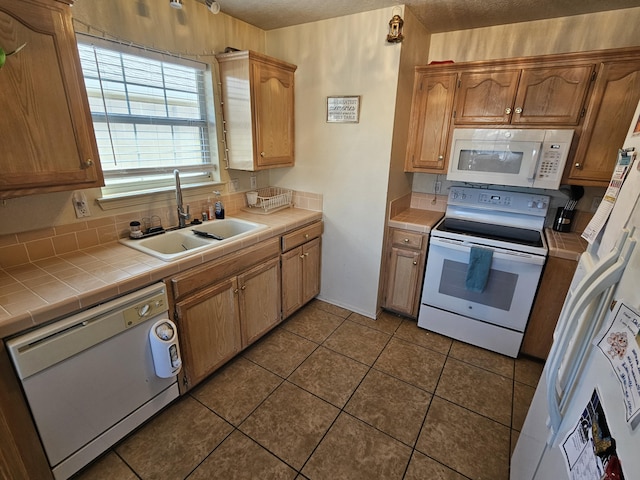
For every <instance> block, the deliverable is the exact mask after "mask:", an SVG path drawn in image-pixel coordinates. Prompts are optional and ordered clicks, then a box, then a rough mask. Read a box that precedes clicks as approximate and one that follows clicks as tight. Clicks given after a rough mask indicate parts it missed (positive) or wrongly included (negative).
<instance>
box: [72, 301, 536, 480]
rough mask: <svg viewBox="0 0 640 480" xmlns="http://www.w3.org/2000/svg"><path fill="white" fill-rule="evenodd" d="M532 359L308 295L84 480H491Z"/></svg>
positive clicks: (504, 465)
mask: <svg viewBox="0 0 640 480" xmlns="http://www.w3.org/2000/svg"><path fill="white" fill-rule="evenodd" d="M541 371H542V365H541V364H539V363H537V362H534V361H531V360H527V359H517V360H514V359H511V358H508V357H504V356H501V355H498V354H495V353H492V352H488V351H486V350H482V349H479V348H476V347H473V346H470V345H467V344H463V343H460V342H457V341H452V340H451V339H449V338H446V337H443V336H440V335H437V334H434V333H431V332H428V331H426V330H423V329H420V328H418V327H417V326H416V322H415V321H409V320H407V319H403V318H401V317H397V316H394V315H391V314H388V313H383V314H381V316H380V317H379V318H378V319H377V320H376V321H373V320H370V319H368V318H366V317H363V316H361V315H358V314H356V313H352V312H349V311H347V310H344V309H341V308H338V307H335V306H333V305H330V304H327V303H324V302H321V301H318V300H315V301H313V302H311V303H310V304H309V305H308V306H306V307H305V308H304V309H302V310H301V311H300V312H298V313H297V314H296V315H294V316H293V317H292V318H290V319H288V320H287V321H285V322H283V323H282V325H280V326H279V327H277V328H276V329H274V330H273V331H272V332H271V333H269V334H268V335H266V336H265V337H264V338H262V339H261V340H260V341H258V342H257V343H256V344H255V345H254V346H252V347H251V348H249V349H248V350H246V351H245V352H243V353H242V354H241V355H239V356H238V357H236V358H235V359H233V360H232V361H230V362H229V363H228V364H227V365H225V367H223V368H222V369H220V370H219V371H218V372H216V373H215V374H214V375H212V376H211V378H209V379H208V380H207V381H205V382H203V384H201V385H199V386H198V387H196V388H195V389H193V390H192V391H191V392H190V393H189V394H188V395H185V396H183V397H182V398H180V399H179V400H177V401H176V402H175V403H174V404H172V405H171V406H170V407H169V408H168V409H166V410H165V411H163V412H162V413H161V414H160V415H158V416H157V417H156V418H154V419H152V420H151V421H149V422H148V423H147V424H146V425H144V426H143V427H142V428H140V429H139V430H138V431H136V432H134V433H133V434H132V435H130V436H129V437H128V438H127V439H125V440H124V441H122V442H121V443H120V444H119V445H117V446H116V447H114V448H113V449H112V450H111V451H110V452H108V453H107V454H106V455H105V456H103V457H102V458H100V459H99V460H97V461H96V462H95V463H94V464H92V465H91V466H90V467H89V468H88V469H86V470H85V471H84V472H82V473H81V475H80V478H82V479H93V480H95V479H109V480H112V479H136V478H142V479H162V480H170V479H185V478H188V479H190V480H191V479H225V480H227V479H294V478H296V479H304V478H308V479H312V480H315V479H332V480H333V479H367V480H371V479H385V480H390V479H407V480H408V479H412V480H413V479H430V480H431V479H436V480H438V479H440V480H457V479H474V480H480V479H487V480H501V479H507V478H508V477H509V457H510V455H511V452H512V451H513V448H514V446H515V442H516V440H517V437H518V432H519V430H520V428H521V426H522V423H523V421H524V417H525V415H526V411H527V408H528V406H529V403H530V401H531V398H532V396H533V392H534V388H535V385H536V384H537V382H538V378H539V376H540V374H541Z"/></svg>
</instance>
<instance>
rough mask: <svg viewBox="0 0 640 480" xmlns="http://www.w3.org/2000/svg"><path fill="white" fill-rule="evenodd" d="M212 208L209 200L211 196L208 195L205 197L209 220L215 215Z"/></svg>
mask: <svg viewBox="0 0 640 480" xmlns="http://www.w3.org/2000/svg"><path fill="white" fill-rule="evenodd" d="M214 210H215V208H214V206H213V202H212V201H211V197H209V198H208V199H207V216H208V217H209V220H213V218H214V216H215V212H214Z"/></svg>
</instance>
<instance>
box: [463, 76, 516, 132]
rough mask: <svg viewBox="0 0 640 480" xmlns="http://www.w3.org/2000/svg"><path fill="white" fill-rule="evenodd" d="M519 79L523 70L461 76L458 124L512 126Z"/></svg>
mask: <svg viewBox="0 0 640 480" xmlns="http://www.w3.org/2000/svg"><path fill="white" fill-rule="evenodd" d="M519 76H520V69H511V70H500V71H491V72H481V73H479V72H463V73H461V74H460V82H459V84H458V97H457V100H456V114H455V119H454V123H455V124H456V125H465V124H485V123H491V124H508V123H509V122H510V121H511V113H512V110H513V101H514V97H515V94H516V89H517V87H518V77H519Z"/></svg>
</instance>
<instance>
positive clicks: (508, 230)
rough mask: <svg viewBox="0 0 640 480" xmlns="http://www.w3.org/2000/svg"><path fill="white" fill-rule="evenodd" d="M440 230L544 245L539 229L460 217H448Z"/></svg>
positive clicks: (504, 240)
mask: <svg viewBox="0 0 640 480" xmlns="http://www.w3.org/2000/svg"><path fill="white" fill-rule="evenodd" d="M436 230H438V231H440V232H450V233H458V234H462V235H469V236H475V237H482V238H487V239H491V240H498V241H503V242H511V243H516V244H518V245H527V246H530V247H543V246H544V244H543V242H542V235H541V233H540V232H539V231H537V230H528V229H526V228H518V227H507V226H504V225H493V224H490V223H481V222H474V221H471V220H462V219H459V218H446V217H445V219H444V220H442V222H440V224H439V225H438V226H437V227H436Z"/></svg>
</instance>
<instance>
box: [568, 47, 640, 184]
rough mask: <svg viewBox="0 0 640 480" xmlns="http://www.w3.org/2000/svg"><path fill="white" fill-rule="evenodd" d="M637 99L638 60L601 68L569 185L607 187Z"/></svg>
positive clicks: (639, 89)
mask: <svg viewBox="0 0 640 480" xmlns="http://www.w3.org/2000/svg"><path fill="white" fill-rule="evenodd" d="M639 99H640V59H637V60H626V61H624V62H608V63H604V64H602V65H601V66H600V69H599V72H598V76H597V78H596V84H595V87H594V91H593V94H592V96H591V99H590V101H589V105H588V108H587V114H586V117H585V120H584V125H583V128H582V133H581V134H580V141H579V143H578V147H577V149H576V154H575V157H574V161H573V162H572V164H571V167H570V171H569V175H568V182H570V183H572V184H577V185H602V186H606V185H607V184H608V182H609V180H610V179H611V174H612V173H613V168H614V166H615V163H616V158H617V154H618V149H619V148H621V147H622V144H623V142H624V139H625V137H626V135H627V131H628V129H629V125H630V124H631V121H632V119H633V113H634V111H635V108H636V106H637V105H638V100H639Z"/></svg>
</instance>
